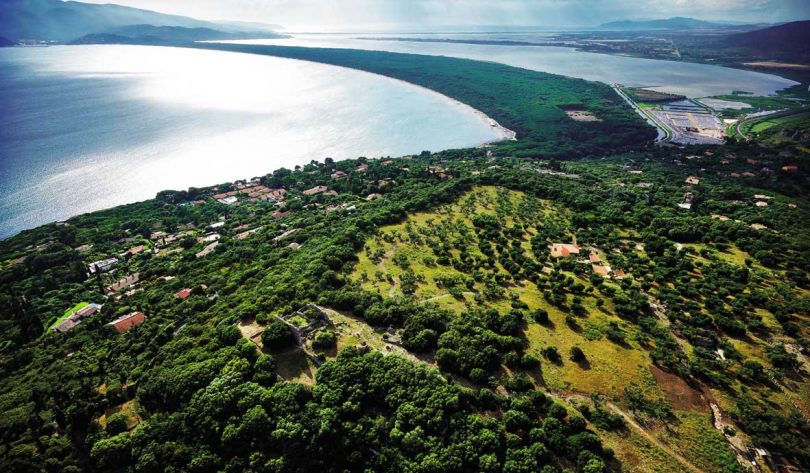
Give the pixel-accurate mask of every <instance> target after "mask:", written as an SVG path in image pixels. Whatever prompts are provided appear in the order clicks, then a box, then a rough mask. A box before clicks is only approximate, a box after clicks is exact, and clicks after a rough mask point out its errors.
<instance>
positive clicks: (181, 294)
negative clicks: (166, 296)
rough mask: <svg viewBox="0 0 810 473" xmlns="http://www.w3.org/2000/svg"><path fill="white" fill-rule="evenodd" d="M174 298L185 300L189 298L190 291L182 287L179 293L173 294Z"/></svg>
mask: <svg viewBox="0 0 810 473" xmlns="http://www.w3.org/2000/svg"><path fill="white" fill-rule="evenodd" d="M174 297H176V298H178V299H181V300H186V299H188V298H189V297H191V289H189V288H187V287H184V288H183V289H180V290H179V291H177V292H175V293H174Z"/></svg>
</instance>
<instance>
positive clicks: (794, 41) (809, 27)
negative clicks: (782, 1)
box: [725, 20, 810, 57]
mask: <svg viewBox="0 0 810 473" xmlns="http://www.w3.org/2000/svg"><path fill="white" fill-rule="evenodd" d="M725 43H726V45H727V46H729V47H745V48H751V49H755V50H757V51H761V52H764V53H774V54H776V53H780V54H785V53H788V54H790V53H793V54H802V55H803V56H805V57H808V56H810V53H808V51H810V46H809V45H810V20H806V21H794V22H791V23H785V24H783V25H779V26H772V27H770V28H764V29H761V30H755V31H749V32H747V33H738V34H733V35H729V36H727V37H726V38H725Z"/></svg>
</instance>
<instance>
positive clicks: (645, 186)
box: [636, 182, 652, 189]
mask: <svg viewBox="0 0 810 473" xmlns="http://www.w3.org/2000/svg"><path fill="white" fill-rule="evenodd" d="M636 185H637V186H638V187H641V188H642V189H649V188H650V187H652V182H639V183H638V184H636Z"/></svg>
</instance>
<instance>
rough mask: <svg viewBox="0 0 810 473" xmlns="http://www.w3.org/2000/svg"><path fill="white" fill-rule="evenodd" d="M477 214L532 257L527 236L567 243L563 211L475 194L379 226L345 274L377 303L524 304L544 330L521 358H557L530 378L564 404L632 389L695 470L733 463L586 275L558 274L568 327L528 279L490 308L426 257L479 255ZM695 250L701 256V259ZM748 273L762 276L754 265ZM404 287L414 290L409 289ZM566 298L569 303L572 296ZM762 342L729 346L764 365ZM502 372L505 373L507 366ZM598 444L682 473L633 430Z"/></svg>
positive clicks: (605, 255) (647, 465) (731, 252)
mask: <svg viewBox="0 0 810 473" xmlns="http://www.w3.org/2000/svg"><path fill="white" fill-rule="evenodd" d="M482 215H488V216H492V217H494V218H496V219H498V222H499V226H500V227H501V228H506V229H509V231H507V232H506V233H507V234H509V235H510V237H511V238H512V240H511V241H508V242H500V244H501V246H502V247H509V246H512V247H514V246H516V245H517V246H519V247H520V248H521V249H522V250H524V251H525V252H526V254H532V251H534V250H533V248H532V245H531V239H532V237H533V236H535V235H537V234H538V232H539V231H541V230H540V229H541V228H549V227H552V228H556V229H559V234H558V237H557V238H558V239H559V240H560V241H568V242H575V239H574V235H573V234H571V233H569V230H568V229H569V228H570V227H571V221H570V218H571V213H570V212H569V211H568V210H567V209H565V208H561V207H559V206H555V205H554V204H552V203H551V202H549V201H546V200H542V199H537V198H534V197H531V196H528V195H525V194H523V193H521V192H517V191H510V190H505V189H501V188H497V187H476V188H474V189H473V190H472V191H470V192H468V193H467V194H466V195H464V196H463V197H462V198H460V199H459V200H458V201H457V202H456V203H453V204H448V205H445V206H442V207H439V208H437V209H436V210H434V211H432V212H424V213H417V214H413V215H411V216H409V218H408V219H407V220H405V221H404V222H402V223H400V224H396V225H390V226H386V227H383V228H381V230H380V232H379V233H378V234H377V235H376V236H375V237H374V238H372V239H370V240H368V241H367V242H366V245H365V248H364V249H363V251H361V252H360V253H359V255H358V258H359V262H358V263H357V265H356V267H355V272H354V273H353V275H352V277H353V279H354V280H355V281H357V282H359V283H360V284H361V286H362V287H363V288H364V289H366V290H368V291H373V292H377V293H379V294H380V295H381V296H383V297H402V296H407V295H408V294H409V293H412V297H414V298H415V299H416V300H418V301H421V302H422V303H433V304H437V305H439V306H441V307H443V308H447V309H450V310H453V311H455V312H457V313H460V314H463V313H465V311H467V310H468V309H474V308H481V307H486V308H494V309H496V310H498V311H499V312H500V313H502V314H503V313H506V312H508V311H509V310H511V308H512V306H513V303H515V302H517V303H518V304H521V305H522V304H525V306H524V307H526V308H527V309H526V312H527V313H531V312H533V311H535V310H537V309H543V310H545V311H546V312H547V313H548V318H549V321H548V323H544V324H539V323H536V322H534V321H531V320H530V321H528V323H527V324H526V326H525V328H524V332H523V333H524V336H525V337H526V339H527V341H528V344H529V350H528V352H529V353H531V354H533V355H535V356H538V357H541V355H540V351H541V350H542V349H543V348H546V347H549V346H554V347H556V348H557V350H558V352H559V353H560V354H561V355H562V361H561V362H559V363H553V362H549V361H547V360H543V362H542V364H541V367H540V368H539V369H536V370H532V371H531V372H530V373H529V374H530V376H531V377H532V378H533V379H534V381H535V384H536V385H537V386H538V387H540V388H543V389H546V390H547V391H550V392H552V393H555V394H556V395H559V396H562V397H565V396H568V395H572V396H578V395H580V396H581V395H587V394H590V393H594V394H601V395H603V396H605V398H606V399H608V400H611V401H613V402H614V403H615V404H616V405H617V406H620V407H622V408H624V409H627V408H628V404H627V402H628V401H627V398H626V393H625V388H639V389H641V391H642V392H643V393H644V396H645V397H646V398H648V399H653V400H654V399H662V400H664V401H665V402H666V403H667V404H669V405H671V406H672V407H673V417H672V418H671V419H670V420H669V421H667V422H662V421H660V420H653V419H648V418H647V419H646V420H643V419H642V420H640V423H644V424H645V425H646V427H645V429H647V430H648V433H650V434H651V435H653V436H654V437H656V438H657V439H658V441H660V442H662V443H663V444H665V445H667V446H668V447H669V448H670V449H672V450H673V451H675V452H677V453H678V454H679V455H681V456H682V457H683V458H684V459H685V460H686V461H688V462H689V463H691V464H692V465H695V466H696V467H697V468H698V469H701V470H705V471H723V470H724V466H725V465H728V464H735V463H736V459H735V457H734V453H733V450H732V449H731V448H730V446H729V445H728V443H727V441H726V440H725V438H723V436H722V435H721V434H720V433H719V432H718V431H717V430H716V429H715V428H714V426H713V425H712V421H711V412H710V409H709V407H708V403H707V400H706V399H705V397H704V396H703V395H702V394H701V393H700V392H699V391H697V390H696V389H695V388H694V387H692V386H690V385H689V384H687V383H686V382H685V381H684V380H683V379H681V378H680V377H678V376H675V375H673V374H670V373H667V372H665V371H662V370H661V369H660V368H658V367H657V366H655V365H653V363H652V361H651V359H650V356H649V353H648V351H647V349H648V347H645V346H641V345H640V344H639V342H638V341H637V340H638V339H641V337H640V333H639V332H638V328H637V327H636V326H635V325H633V324H631V323H629V322H627V321H625V320H622V319H621V318H619V317H618V316H617V315H616V313H615V308H614V306H613V304H612V302H611V299H610V298H607V297H604V296H603V295H602V293H601V292H600V291H599V290H596V288H595V287H594V286H593V285H592V284H591V281H590V279H589V278H588V277H587V273H586V274H585V275H582V274H581V273H580V274H576V273H574V272H565V276H566V277H570V278H573V280H574V281H575V282H576V283H578V284H581V285H582V286H583V288H584V289H583V291H582V293H581V296H580V297H581V304H582V306H583V308H584V314H581V315H580V316H578V317H576V322H575V323H574V324H571V323H570V321H571V317H570V314H569V313H567V311H563V310H561V309H559V308H558V307H556V306H555V305H554V304H552V303H550V302H549V300H548V299H547V297H546V295H544V294H543V291H541V290H540V289H538V287H537V286H536V285H535V284H534V283H532V282H530V281H527V280H520V279H517V280H515V279H513V280H511V284H508V285H507V289H506V293H505V294H504V297H503V298H501V299H498V300H494V301H493V300H488V299H486V298H483V297H481V295H482V293H484V292H485V291H486V290H487V287H486V284H484V283H482V282H481V280H480V278H472V277H470V275H469V274H466V273H465V272H463V271H462V270H459V269H457V268H455V267H453V266H451V265H449V264H442V263H441V262H440V261H439V260H438V259H437V258H436V255H435V253H434V248H435V247H436V246H437V245H438V244H439V242H447V243H448V244H449V246H450V247H452V248H453V249H452V250H451V253H452V255H453V257H454V259H455V258H459V257H460V256H461V255H460V253H461V250H460V248H461V249H463V251H464V253H466V255H468V256H469V257H471V258H474V259H478V258H486V256H485V255H484V254H483V253H482V252H481V251H480V249H479V248H480V243H481V242H480V241H479V238H480V233H477V232H476V230H475V223H474V221H475V220H476V218H477V217H478V216H482ZM634 237H637V236H635V235H631V234H629V233H627V232H625V235H623V238H625V239H626V240H627V246H626V248H633V247H635V251H636V253H637V254H638V255H639V256H644V255H645V253H644V250H643V247H639V246H636V241H634V240H633V238H634ZM580 245H584V243H580ZM684 246H690V247H692V248H693V249H694V250H695V253H697V254H693V255H691V256H689V257H690V258H692V259H694V260H695V261H696V262H700V263H702V264H707V263H709V262H710V261H713V260H716V261H722V262H726V263H730V264H733V265H744V264H745V260H746V259H747V258H748V256H749V255H748V254H746V253H745V252H743V251H741V250H739V249H738V248H736V247H734V246H730V247H729V249H728V250H726V251H722V252H721V251H715V250H714V249H713V248H712V247H710V245H705V244H690V245H684ZM705 250H708V253H706V251H705ZM701 251H703V252H704V253H705V254H706V256H701V255H700V253H701ZM599 254H600V256H601V257H602V259H603V260H606V261H607V262H608V263H610V259H611V252H604V251H601V250H600V251H599ZM586 255H587V252H584V253H582V254H581V255H580V257H579V259H583V258H584V257H585V256H586ZM753 269H754V270H757V271H762V270H763V268H761V267H758V266H754V267H753ZM491 270H492V272H493V273H495V274H497V275H500V276H502V277H504V278H510V274H509V271H507V269H506V268H504V267H503V266H502V264H501V262H500V261H495V263H494V265H493V266H492V269H491ZM696 274H697V275H698V276H699V275H700V274H701V273H700V270H699V269H696ZM403 278H405V279H408V278H410V279H413V280H415V283H414V282H410V283H404V282H403ZM409 285H412V287H410V288H408V287H407V286H409ZM603 286H612V287H613V288H615V289H618V288H619V283H618V281H614V280H607V279H606V280H604V282H603ZM566 297H567V298H568V299H569V300H568V301H567V302H568V303H570V302H571V300H570V299H571V295H570V294H569V295H568V296H566ZM772 319H773V316H772V315H771V316H770V317H764V323H766V324H771V323H776V322H775V321H773V320H772ZM617 327H618V329H620V330H621V331H622V332H624V335H625V337H624V342H623V343H615V342H613V341H610V340H609V339H608V337H607V333H608V332H609V331H610V330H615V329H616V328H617ZM353 330H357V329H356V328H354V329H353ZM358 338H364V339H367V338H368V337H367V336H363V337H358ZM681 342H682V343H683V344H684V345H685V348H686V351H687V353H691V350H692V347H691V346H690V345H689V344H688V342H686V341H685V340H681ZM766 344H767V342H766V341H764V340H754V339H746V340H734V346H735V347H737V348H738V349H739V351H740V352H741V353H744V354H745V355H746V356H748V357H751V358H754V359H757V360H758V361H760V362H762V364H763V365H764V366H769V364H768V362H767V360H766V357H765V355H764V352H763V347H764V346H765V345H766ZM573 347H579V348H580V349H582V351H583V352H584V353H585V355H586V357H587V361H585V362H573V361H571V360H570V359H569V357H568V353H569V351H570V350H571V349H572V348H573ZM504 370H505V371H506V372H509V370H508V369H506V368H504ZM728 401H729V400H727V399H724V398H723V397H722V396H719V398H718V403H719V404H720V405H721V407H722V408H723V409H724V410H726V411H729V410H730V409H732V408H733V403H731V402H728ZM794 401H795V399H794ZM775 402H777V403H779V404H781V405H784V406H785V407H786V406H787V404H788V403H789V398H788V397H787V396H781V397H780V399H779V400H775ZM642 417H643V416H642ZM605 439H606V443H607V444H608V445H610V446H611V447H613V448H615V449H616V453H617V457H618V458H620V459H621V461H622V464H623V465H624V466H625V467H626V468H627V471H682V470H681V469H679V464H678V462H677V461H674V460H673V459H672V458H671V456H672V453H667V452H665V451H663V450H661V449H660V448H658V447H656V446H655V445H653V444H651V443H650V442H649V441H648V440H646V439H644V438H643V437H642V436H640V435H638V434H637V433H636V432H634V431H633V430H632V429H627V430H626V431H624V432H609V433H606V435H605ZM682 466H683V465H682V464H681V465H680V467H682Z"/></svg>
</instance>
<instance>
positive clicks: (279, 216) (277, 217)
mask: <svg viewBox="0 0 810 473" xmlns="http://www.w3.org/2000/svg"><path fill="white" fill-rule="evenodd" d="M289 213H290V211H289V210H288V211H286V212H282V211H281V210H277V211H275V212H274V213H273V220H281V219H282V218H284V217H286V216H287V215H288V214H289Z"/></svg>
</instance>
